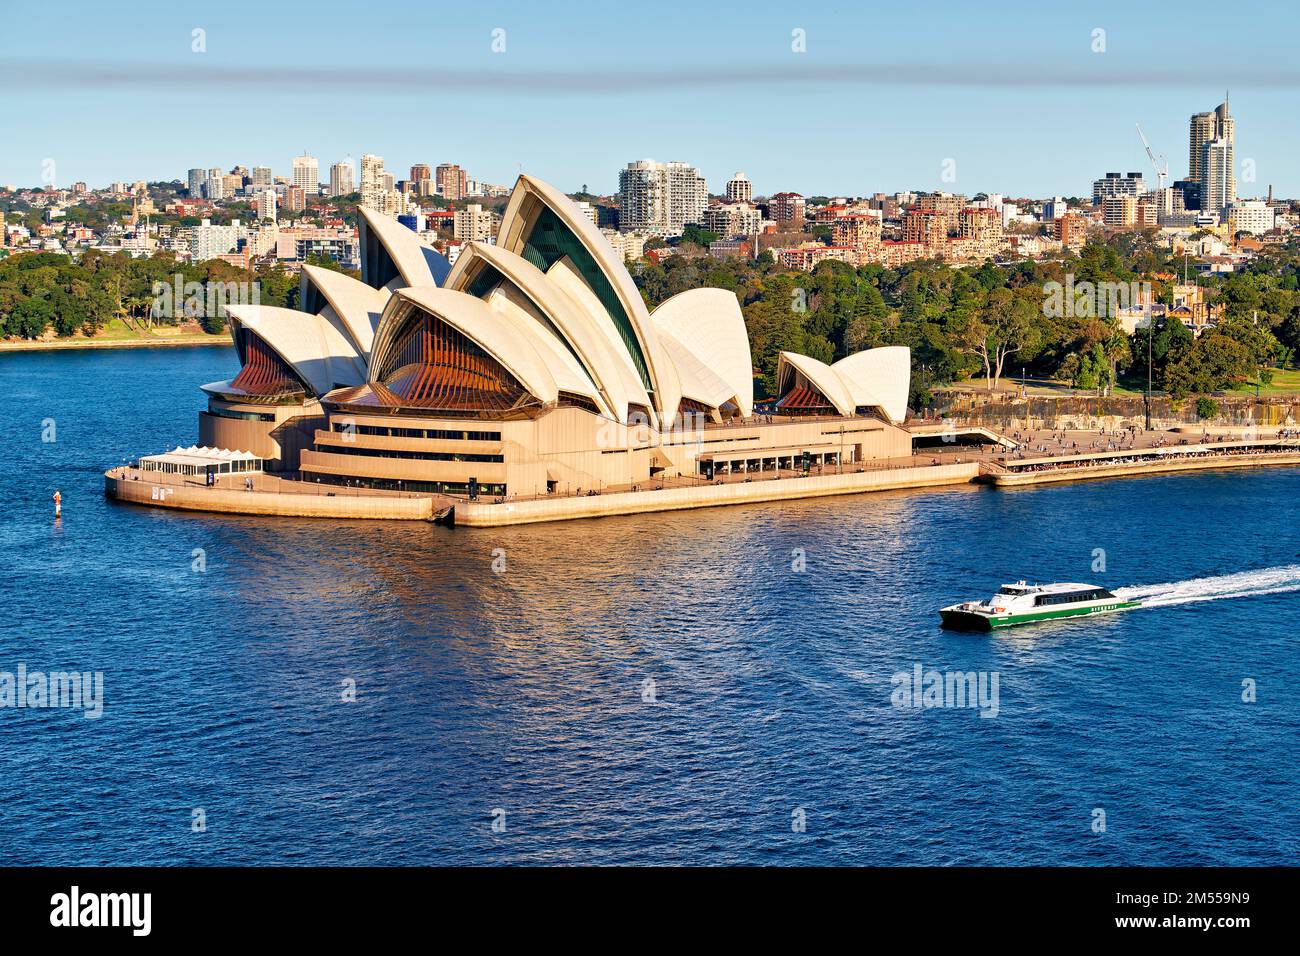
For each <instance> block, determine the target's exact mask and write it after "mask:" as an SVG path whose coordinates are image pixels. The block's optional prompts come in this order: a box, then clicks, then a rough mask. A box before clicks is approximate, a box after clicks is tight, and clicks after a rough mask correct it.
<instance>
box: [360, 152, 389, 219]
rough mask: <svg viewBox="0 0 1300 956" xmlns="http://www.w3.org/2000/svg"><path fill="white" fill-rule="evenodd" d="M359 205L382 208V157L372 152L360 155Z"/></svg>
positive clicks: (368, 207)
mask: <svg viewBox="0 0 1300 956" xmlns="http://www.w3.org/2000/svg"><path fill="white" fill-rule="evenodd" d="M361 205H363V206H365V207H366V208H367V209H383V208H384V157H382V156H376V155H374V154H373V153H366V154H365V155H364V156H362V157H361Z"/></svg>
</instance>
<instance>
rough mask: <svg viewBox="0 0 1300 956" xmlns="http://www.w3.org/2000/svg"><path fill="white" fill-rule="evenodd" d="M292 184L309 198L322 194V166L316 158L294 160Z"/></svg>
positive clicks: (297, 157) (305, 157)
mask: <svg viewBox="0 0 1300 956" xmlns="http://www.w3.org/2000/svg"><path fill="white" fill-rule="evenodd" d="M290 184H291V185H293V186H297V187H299V188H300V189H302V190H303V192H304V194H305V195H308V196H315V195H317V194H318V193H320V164H319V163H318V162H317V161H316V157H315V156H306V155H304V156H295V157H294V158H293V179H292V180H291V181H290Z"/></svg>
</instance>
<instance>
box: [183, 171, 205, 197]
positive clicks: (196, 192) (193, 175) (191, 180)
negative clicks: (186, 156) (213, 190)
mask: <svg viewBox="0 0 1300 956" xmlns="http://www.w3.org/2000/svg"><path fill="white" fill-rule="evenodd" d="M187 176H188V183H187V188H188V190H189V194H190V198H191V199H201V198H202V197H203V183H204V182H205V181H206V180H207V178H208V171H207V170H206V169H199V168H197V167H196V168H194V169H191V170H190V171H189V173H188V174H187Z"/></svg>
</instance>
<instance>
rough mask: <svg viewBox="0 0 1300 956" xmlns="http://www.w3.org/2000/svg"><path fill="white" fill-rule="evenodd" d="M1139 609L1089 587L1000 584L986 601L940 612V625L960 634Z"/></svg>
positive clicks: (1131, 603) (1134, 603) (1081, 585)
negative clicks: (1061, 618) (962, 632)
mask: <svg viewBox="0 0 1300 956" xmlns="http://www.w3.org/2000/svg"><path fill="white" fill-rule="evenodd" d="M1139 606H1141V602H1140V601H1126V600H1124V599H1123V598H1117V597H1116V596H1115V595H1113V594H1111V593H1110V592H1109V591H1107V590H1106V589H1105V588H1099V587H1096V586H1095V585H1092V584H1026V583H1025V582H1024V581H1017V582H1016V583H1015V584H1004V585H1002V587H1000V588H998V593H997V594H995V595H993V596H992V597H991V598H989V599H988V600H987V601H984V602H982V603H981V602H979V601H967V602H965V603H964V604H954V605H952V606H951V607H945V608H942V609H940V611H939V617H941V618H942V619H943V626H944V627H950V628H953V629H954V630H961V631H991V630H993V629H994V628H999V627H1014V626H1015V625H1017V624H1032V623H1034V622H1036V621H1048V620H1052V619H1054V618H1058V617H1082V616H1085V615H1089V614H1109V613H1110V612H1112V611H1127V610H1128V609H1129V608H1134V607H1139Z"/></svg>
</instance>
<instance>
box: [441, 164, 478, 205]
mask: <svg viewBox="0 0 1300 956" xmlns="http://www.w3.org/2000/svg"><path fill="white" fill-rule="evenodd" d="M434 175H435V177H436V182H437V184H438V192H439V193H441V194H442V198H443V199H447V200H450V201H453V202H454V201H456V200H458V199H463V198H464V197H465V191H466V190H465V187H466V185H467V182H468V180H469V176H468V175H466V173H465V170H463V169H461V168H460V167H459V166H457V165H456V164H455V163H442V164H441V165H439V166H438V168H437V170H436V171H435V173H434Z"/></svg>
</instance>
